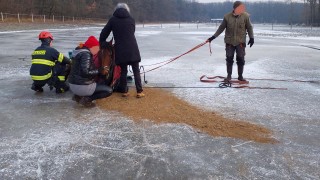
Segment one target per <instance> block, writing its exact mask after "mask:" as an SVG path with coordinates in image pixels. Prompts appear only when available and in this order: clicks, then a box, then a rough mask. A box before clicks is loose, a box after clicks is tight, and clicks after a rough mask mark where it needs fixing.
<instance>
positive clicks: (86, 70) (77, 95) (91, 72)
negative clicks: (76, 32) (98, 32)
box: [68, 36, 112, 107]
mask: <svg viewBox="0 0 320 180" xmlns="http://www.w3.org/2000/svg"><path fill="white" fill-rule="evenodd" d="M98 51H99V42H98V40H97V39H96V38H95V37H94V36H90V37H89V38H88V40H87V41H86V42H85V43H84V45H79V46H78V47H77V48H76V49H75V50H74V51H73V53H72V68H71V72H70V75H69V79H68V81H69V86H70V89H71V91H72V92H73V93H74V96H73V98H72V99H73V100H75V101H76V102H78V103H80V104H82V105H83V106H85V107H92V106H94V103H93V102H92V101H93V100H96V99H102V98H106V97H108V96H110V95H111V94H112V89H111V88H110V87H108V86H106V85H104V84H97V83H96V82H95V78H96V76H97V75H99V74H101V73H102V72H103V71H104V67H101V68H96V67H95V65H94V61H93V56H94V55H95V54H97V53H98Z"/></svg>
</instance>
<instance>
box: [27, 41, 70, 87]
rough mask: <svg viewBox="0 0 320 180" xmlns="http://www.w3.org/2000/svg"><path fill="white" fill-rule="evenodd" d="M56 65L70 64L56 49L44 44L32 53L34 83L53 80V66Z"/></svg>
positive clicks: (31, 70) (31, 69)
mask: <svg viewBox="0 0 320 180" xmlns="http://www.w3.org/2000/svg"><path fill="white" fill-rule="evenodd" d="M56 63H61V64H62V65H65V64H70V63H71V61H70V59H69V58H67V57H65V56H64V55H63V54H62V53H59V52H58V51H57V50H56V49H54V48H52V47H50V46H49V45H47V44H45V43H43V44H42V45H41V46H39V47H38V48H37V49H36V50H35V51H34V52H33V53H32V65H31V68H30V75H31V78H32V80H34V81H44V80H47V79H49V78H51V76H52V74H53V72H52V70H53V66H54V65H55V64H56Z"/></svg>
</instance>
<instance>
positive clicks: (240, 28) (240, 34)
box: [214, 12, 253, 46]
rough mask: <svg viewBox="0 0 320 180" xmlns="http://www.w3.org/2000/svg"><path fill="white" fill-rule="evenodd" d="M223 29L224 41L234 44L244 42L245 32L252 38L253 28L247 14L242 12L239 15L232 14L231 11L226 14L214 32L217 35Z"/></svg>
mask: <svg viewBox="0 0 320 180" xmlns="http://www.w3.org/2000/svg"><path fill="white" fill-rule="evenodd" d="M224 30H226V31H225V37H224V42H225V43H226V44H232V45H234V46H237V45H239V44H240V43H246V35H247V34H246V33H247V32H248V35H249V37H250V38H253V28H252V25H251V22H250V18H249V14H248V13H246V12H244V13H242V14H241V15H239V16H235V15H233V12H230V13H228V14H226V15H225V16H224V18H223V21H222V23H221V25H220V26H219V28H218V30H217V32H216V33H215V34H214V36H215V37H218V36H219V35H220V34H221V33H222V32H223V31H224Z"/></svg>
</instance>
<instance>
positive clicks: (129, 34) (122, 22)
mask: <svg viewBox="0 0 320 180" xmlns="http://www.w3.org/2000/svg"><path fill="white" fill-rule="evenodd" d="M111 31H112V33H113V36H114V40H115V63H116V64H117V65H119V66H120V67H121V77H120V83H119V86H118V88H117V89H116V91H118V92H121V93H123V96H124V97H127V96H128V95H129V94H128V86H127V74H128V65H131V67H132V71H133V75H134V81H135V85H136V90H137V98H141V97H144V94H143V93H142V91H143V89H142V84H141V76H140V69H139V62H140V61H141V57H140V51H139V48H138V44H137V40H136V38H135V36H134V33H135V20H134V19H133V18H132V17H131V15H130V10H129V7H128V5H127V4H125V3H119V4H118V5H117V6H116V8H115V11H114V13H113V16H112V17H111V18H110V19H109V21H108V23H107V24H106V26H105V27H104V28H103V29H102V31H101V34H100V39H99V42H100V45H101V46H102V47H103V46H106V39H107V38H108V36H109V35H110V33H111Z"/></svg>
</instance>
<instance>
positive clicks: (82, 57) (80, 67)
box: [68, 47, 99, 85]
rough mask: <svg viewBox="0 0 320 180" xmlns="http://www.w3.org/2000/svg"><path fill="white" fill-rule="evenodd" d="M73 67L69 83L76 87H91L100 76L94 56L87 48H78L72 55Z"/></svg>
mask: <svg viewBox="0 0 320 180" xmlns="http://www.w3.org/2000/svg"><path fill="white" fill-rule="evenodd" d="M72 57H73V58H72V67H71V72H70V75H69V78H68V81H69V83H71V84H76V85H89V84H92V83H94V82H95V81H94V78H95V77H96V75H98V74H99V71H98V69H97V68H96V67H95V65H94V63H93V55H92V54H91V52H90V50H89V49H87V48H85V47H84V48H77V49H76V50H74V51H73V53H72Z"/></svg>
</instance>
